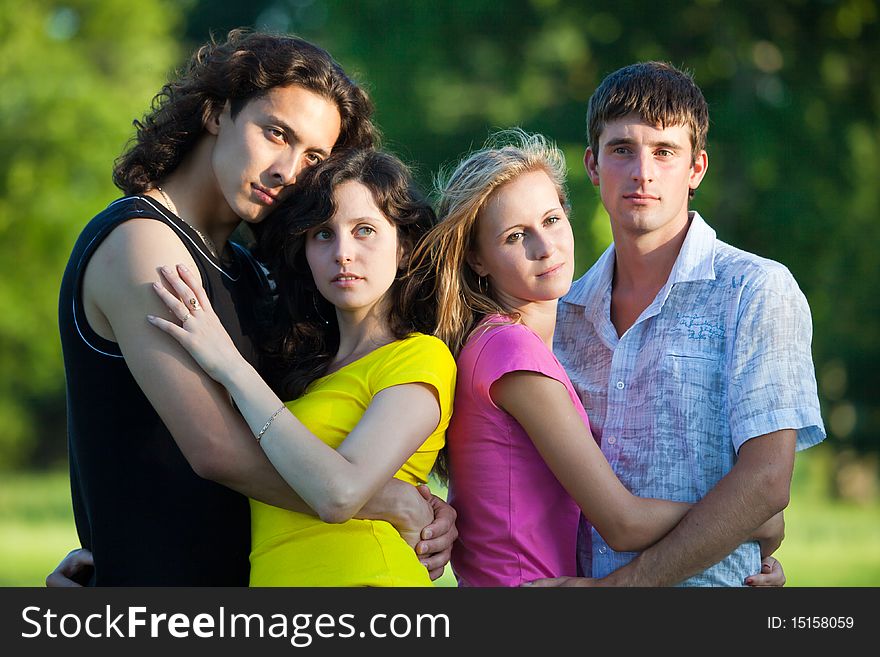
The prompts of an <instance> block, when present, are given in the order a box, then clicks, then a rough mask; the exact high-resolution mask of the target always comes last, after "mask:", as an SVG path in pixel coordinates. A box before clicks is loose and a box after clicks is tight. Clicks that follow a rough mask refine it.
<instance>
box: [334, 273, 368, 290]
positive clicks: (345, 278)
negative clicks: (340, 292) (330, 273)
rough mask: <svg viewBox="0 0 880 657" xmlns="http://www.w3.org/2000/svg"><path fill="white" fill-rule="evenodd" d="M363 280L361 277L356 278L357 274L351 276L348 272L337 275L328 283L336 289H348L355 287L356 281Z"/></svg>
mask: <svg viewBox="0 0 880 657" xmlns="http://www.w3.org/2000/svg"><path fill="white" fill-rule="evenodd" d="M362 280H364V278H363V276H358V275H357V274H352V273H350V272H344V273H342V274H337V275H336V276H334V277H333V279H332V280H331V281H330V282H331V283H332V284H333V285H335V286H336V287H350V286H352V285H355V284H356V283H357V282H358V281H362Z"/></svg>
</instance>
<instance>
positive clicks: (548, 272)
mask: <svg viewBox="0 0 880 657" xmlns="http://www.w3.org/2000/svg"><path fill="white" fill-rule="evenodd" d="M563 265H565V263H564V262H560V263H559V264H558V265H554V266H553V267H550V268H549V269H545V270H544V271H542V272H541V273H540V274H538V278H541V277H542V276H550V275H552V274H555V273H556V272H558V271H559V270H560V269H562V267H563Z"/></svg>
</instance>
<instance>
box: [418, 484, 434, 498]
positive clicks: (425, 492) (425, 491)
mask: <svg viewBox="0 0 880 657" xmlns="http://www.w3.org/2000/svg"><path fill="white" fill-rule="evenodd" d="M416 490H417V491H419V494H420V495H421V496H422V497H424V498H425V499H426V500H427V501H428V502H430V501H431V498H432V497H434V494H433V493H432V492H431V489H430V488H428V486H427V485H425V484H419V485H418V486H416Z"/></svg>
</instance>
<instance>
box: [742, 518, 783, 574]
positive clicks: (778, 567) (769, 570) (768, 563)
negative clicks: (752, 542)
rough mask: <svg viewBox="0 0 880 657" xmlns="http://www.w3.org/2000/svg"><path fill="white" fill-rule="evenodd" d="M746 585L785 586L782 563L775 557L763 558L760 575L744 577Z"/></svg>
mask: <svg viewBox="0 0 880 657" xmlns="http://www.w3.org/2000/svg"><path fill="white" fill-rule="evenodd" d="M780 515H782V514H780ZM746 585H748V586H753V587H755V588H759V587H774V586H775V587H779V586H785V571H784V570H782V562H780V561H779V559H777V558H776V557H764V558H763V559H762V560H761V573H760V574H758V575H752V576H751V577H746Z"/></svg>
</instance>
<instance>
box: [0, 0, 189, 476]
mask: <svg viewBox="0 0 880 657" xmlns="http://www.w3.org/2000/svg"><path fill="white" fill-rule="evenodd" d="M181 18H182V16H181V9H180V8H179V7H178V4H176V3H173V2H169V1H167V0H161V1H160V0H140V1H139V2H138V3H137V4H136V5H132V3H130V2H128V1H127V0H101V1H100V2H91V1H90V0H67V1H52V0H30V1H29V2H18V1H16V0H0V153H2V157H0V308H2V312H0V467H11V466H14V465H16V464H20V463H23V462H32V463H33V462H44V461H45V460H47V459H53V458H54V459H57V458H58V457H59V455H61V456H63V455H64V453H65V452H64V450H65V447H66V439H65V435H66V434H65V432H66V428H65V410H64V369H63V367H62V363H61V350H60V343H59V338H58V328H57V304H58V288H59V285H60V282H61V274H62V272H63V270H64V265H65V263H66V262H67V257H68V255H69V254H70V249H71V247H72V246H73V242H74V240H75V239H76V237H77V235H78V234H79V231H80V230H81V229H82V227H83V226H84V225H85V223H86V221H88V219H89V218H90V217H92V216H93V215H94V214H96V213H97V212H98V211H99V210H101V209H102V208H103V207H104V205H106V203H107V202H108V201H109V200H111V199H113V198H114V197H115V196H117V191H116V190H115V187H114V186H113V183H112V181H111V175H110V174H111V165H112V162H113V160H114V159H115V158H116V157H117V156H118V155H119V153H120V152H121V150H122V147H123V145H124V144H125V142H126V140H127V139H128V138H129V136H130V135H131V133H132V127H131V122H132V119H134V118H135V117H137V116H140V115H141V114H143V111H144V109H145V108H146V107H147V106H148V105H149V102H150V99H151V96H152V94H154V93H155V92H156V91H158V89H159V87H160V86H161V85H162V83H163V82H164V80H165V78H166V76H167V74H168V71H169V69H171V68H172V67H173V66H175V65H177V64H178V63H179V59H180V50H179V44H178V40H177V38H176V37H175V36H174V34H173V32H174V30H175V29H178V28H179V27H180V26H181V24H182V22H181Z"/></svg>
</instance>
